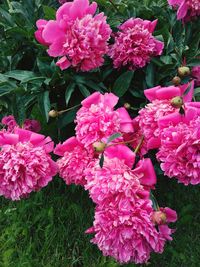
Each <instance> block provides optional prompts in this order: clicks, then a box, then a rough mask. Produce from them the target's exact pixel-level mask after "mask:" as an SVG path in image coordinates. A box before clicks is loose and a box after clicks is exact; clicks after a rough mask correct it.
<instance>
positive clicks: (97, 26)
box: [35, 0, 111, 71]
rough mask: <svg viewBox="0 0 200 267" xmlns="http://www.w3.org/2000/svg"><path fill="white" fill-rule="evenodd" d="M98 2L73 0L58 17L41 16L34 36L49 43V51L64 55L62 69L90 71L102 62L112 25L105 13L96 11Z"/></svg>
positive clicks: (54, 55)
mask: <svg viewBox="0 0 200 267" xmlns="http://www.w3.org/2000/svg"><path fill="white" fill-rule="evenodd" d="M96 8H97V4H96V3H95V2H93V3H92V4H91V5H89V1H88V0H74V1H73V2H68V3H65V4H63V5H62V6H61V7H60V8H59V9H58V10H57V13H56V20H55V21H54V20H50V21H48V22H46V21H44V20H39V21H38V22H37V27H38V30H37V31H36V33H35V38H36V39H37V40H38V42H40V43H41V44H44V45H45V44H46V45H48V46H49V49H48V51H47V52H48V54H49V55H50V56H52V57H61V58H60V59H59V60H58V62H57V65H58V66H59V67H60V68H61V69H67V68H68V67H70V66H72V67H75V68H76V69H77V70H81V71H89V70H92V69H94V68H97V67H99V66H101V65H102V64H103V62H104V59H103V56H104V55H105V54H106V53H107V50H108V44H107V41H108V40H109V38H110V34H111V29H110V26H109V25H108V24H107V23H106V17H105V16H104V14H103V13H100V14H98V15H95V16H93V15H94V13H95V12H96Z"/></svg>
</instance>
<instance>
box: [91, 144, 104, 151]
mask: <svg viewBox="0 0 200 267" xmlns="http://www.w3.org/2000/svg"><path fill="white" fill-rule="evenodd" d="M92 146H93V148H94V150H95V152H98V153H100V152H103V151H104V150H105V148H106V144H105V143H103V142H94V143H93V145H92Z"/></svg>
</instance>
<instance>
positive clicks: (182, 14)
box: [168, 0, 200, 21]
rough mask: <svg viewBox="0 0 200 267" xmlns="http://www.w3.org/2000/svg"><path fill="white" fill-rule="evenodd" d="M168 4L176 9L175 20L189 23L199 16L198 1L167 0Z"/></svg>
mask: <svg viewBox="0 0 200 267" xmlns="http://www.w3.org/2000/svg"><path fill="white" fill-rule="evenodd" d="M168 3H169V4H170V5H171V6H173V7H177V8H178V11H177V18H178V19H179V20H180V19H182V20H183V21H189V20H191V19H193V18H195V17H197V16H200V2H199V0H168Z"/></svg>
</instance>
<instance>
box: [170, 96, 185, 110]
mask: <svg viewBox="0 0 200 267" xmlns="http://www.w3.org/2000/svg"><path fill="white" fill-rule="evenodd" d="M171 105H172V106H173V107H175V108H180V107H182V105H183V98H182V97H180V96H176V97H174V98H172V100H171Z"/></svg>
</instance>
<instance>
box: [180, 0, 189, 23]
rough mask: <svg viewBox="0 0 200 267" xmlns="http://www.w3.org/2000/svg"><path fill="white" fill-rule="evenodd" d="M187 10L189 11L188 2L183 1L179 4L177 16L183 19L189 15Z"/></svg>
mask: <svg viewBox="0 0 200 267" xmlns="http://www.w3.org/2000/svg"><path fill="white" fill-rule="evenodd" d="M187 12H188V6H187V3H186V1H183V2H182V3H181V5H180V6H179V9H178V11H177V18H178V19H183V18H184V17H185V16H186V15H187Z"/></svg>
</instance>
